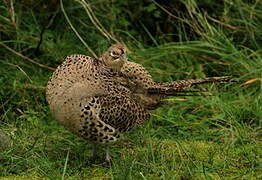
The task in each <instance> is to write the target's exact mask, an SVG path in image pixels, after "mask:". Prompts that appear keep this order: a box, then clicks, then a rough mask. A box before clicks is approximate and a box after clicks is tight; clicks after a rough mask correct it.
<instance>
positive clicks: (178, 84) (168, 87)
mask: <svg viewBox="0 0 262 180" xmlns="http://www.w3.org/2000/svg"><path fill="white" fill-rule="evenodd" d="M234 81H235V80H232V79H231V78H230V77H228V76H224V77H210V78H206V79H188V80H181V81H175V82H167V83H159V84H157V86H155V87H151V88H148V89H147V92H148V93H149V94H164V95H169V96H179V95H181V94H180V93H194V92H202V91H194V90H192V91H191V90H188V91H187V90H185V89H186V88H190V87H193V86H197V85H201V84H208V83H227V82H234Z"/></svg>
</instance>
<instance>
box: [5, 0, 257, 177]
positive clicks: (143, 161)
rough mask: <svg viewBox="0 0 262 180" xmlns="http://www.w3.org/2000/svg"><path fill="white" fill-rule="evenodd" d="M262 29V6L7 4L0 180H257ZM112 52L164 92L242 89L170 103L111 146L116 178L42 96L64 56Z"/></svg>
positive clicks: (193, 1)
mask: <svg viewBox="0 0 262 180" xmlns="http://www.w3.org/2000/svg"><path fill="white" fill-rule="evenodd" d="M61 2H62V3H61ZM261 27H262V1H259V0H248V1H247V0H232V1H229V0H220V1H211V0H202V1H197V0H176V1H175V0H173V1H159V0H158V1H157V0H144V1H138V0H134V1H120V0H118V1H117V0H98V1H95V0H90V1H87V0H86V1H84V0H64V1H59V0H39V1H33V0H20V1H18V0H2V1H1V2H0V87H1V88H0V178H1V177H2V178H5V179H14V178H16V179H261V178H262V162H261V156H262V152H261V151H262V150H261V147H262V143H261V140H262V137H261V132H262V131H261V130H262V129H261V119H262V105H261V104H262V100H261V87H262V86H261V79H262V58H261V55H262V49H261V44H262V28H261ZM116 43H121V44H124V45H125V46H126V47H127V48H128V56H129V59H130V60H131V61H135V62H137V63H140V64H142V65H143V66H145V67H146V68H147V70H148V71H150V73H151V75H152V76H153V78H154V79H155V80H156V81H159V82H164V81H174V80H180V79H188V78H205V77H210V76H232V77H233V78H235V79H237V80H239V81H240V83H236V84H229V85H220V86H217V87H212V86H205V88H206V89H208V90H210V91H211V92H216V93H214V94H213V96H208V97H186V98H183V97H173V98H171V100H172V101H174V102H175V105H173V106H170V107H166V108H162V109H158V110H155V111H152V114H153V117H152V118H151V120H150V121H149V122H148V123H146V124H145V125H144V126H143V127H140V128H137V129H134V130H132V131H131V132H130V133H128V134H126V136H125V138H124V139H123V140H122V141H120V142H119V143H118V144H115V145H112V147H111V154H112V156H113V165H112V167H111V168H105V167H102V166H97V165H92V164H91V162H90V156H91V146H90V144H88V143H86V142H85V141H84V140H82V139H80V138H78V137H76V136H74V135H73V134H71V133H70V132H68V131H67V130H66V129H64V128H63V127H62V126H60V125H59V124H58V123H57V122H56V121H55V120H54V119H53V118H52V116H51V114H50V112H49V109H48V106H47V102H46V100H45V86H46V84H47V81H48V79H49V77H50V75H51V74H52V71H53V69H54V68H55V67H57V66H58V65H59V64H60V63H61V62H63V60H64V58H65V57H66V56H67V55H71V54H85V55H88V56H92V57H99V56H100V55H101V54H102V53H103V52H104V51H105V50H106V49H107V48H108V47H109V46H110V45H112V44H116ZM101 153H102V152H101Z"/></svg>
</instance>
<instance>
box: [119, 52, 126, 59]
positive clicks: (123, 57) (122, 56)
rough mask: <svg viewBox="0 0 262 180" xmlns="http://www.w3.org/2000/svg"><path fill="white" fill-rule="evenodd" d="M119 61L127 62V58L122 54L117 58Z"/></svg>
mask: <svg viewBox="0 0 262 180" xmlns="http://www.w3.org/2000/svg"><path fill="white" fill-rule="evenodd" d="M119 60H121V61H127V60H128V57H127V55H126V54H125V53H124V54H122V55H121V56H120V57H119Z"/></svg>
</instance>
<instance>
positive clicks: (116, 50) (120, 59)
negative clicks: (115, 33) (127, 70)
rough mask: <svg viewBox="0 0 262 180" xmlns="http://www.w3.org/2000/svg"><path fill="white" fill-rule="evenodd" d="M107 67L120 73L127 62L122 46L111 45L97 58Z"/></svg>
mask: <svg viewBox="0 0 262 180" xmlns="http://www.w3.org/2000/svg"><path fill="white" fill-rule="evenodd" d="M99 59H100V60H101V61H102V62H103V63H104V64H105V65H106V66H107V67H109V68H111V69H113V70H115V71H120V70H121V68H122V66H123V65H124V64H125V62H127V59H128V58H127V55H126V48H125V47H124V46H122V45H113V46H111V47H110V48H108V50H107V51H106V52H105V53H104V54H103V55H102V56H101V57H100V58H99Z"/></svg>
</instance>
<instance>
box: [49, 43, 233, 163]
mask: <svg viewBox="0 0 262 180" xmlns="http://www.w3.org/2000/svg"><path fill="white" fill-rule="evenodd" d="M226 81H229V79H228V78H209V79H202V80H184V81H180V82H170V83H156V82H154V81H153V79H152V78H151V76H150V75H149V73H148V72H147V71H146V69H145V68H144V67H142V66H141V65H139V64H136V63H134V62H128V61H127V57H126V54H125V48H124V47H123V46H121V45H114V46H112V47H110V48H109V49H108V50H107V51H106V52H105V53H104V54H103V55H102V56H101V57H100V58H99V59H94V58H91V57H88V56H85V55H71V56H68V57H67V58H66V60H65V62H63V63H62V64H61V65H60V66H59V67H58V68H57V69H56V71H55V72H54V73H53V75H52V77H51V79H50V81H49V82H48V85H47V101H48V103H49V105H50V109H51V111H52V113H53V114H54V116H55V118H56V119H57V120H58V121H59V122H60V123H61V124H63V125H64V126H65V127H67V128H68V129H69V130H70V131H71V132H73V133H75V134H77V135H78V136H81V137H83V138H84V139H86V140H88V141H90V142H92V143H94V144H99V143H100V144H109V143H112V142H116V141H117V140H118V139H119V138H120V137H121V134H122V133H123V132H126V131H128V130H129V129H131V128H133V127H134V126H135V125H139V124H142V123H144V122H145V121H147V120H148V119H149V118H150V114H149V112H148V110H150V109H155V108H158V107H160V106H161V105H162V104H165V99H164V98H165V97H166V96H169V95H176V93H177V92H181V91H183V90H184V89H186V88H188V87H191V86H194V85H198V84H203V83H210V82H226ZM94 155H95V152H94ZM109 159H110V158H109V155H108V150H107V155H106V160H107V161H109Z"/></svg>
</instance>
